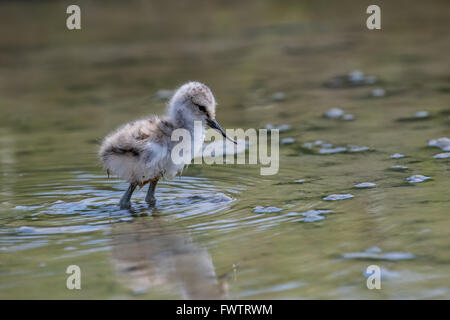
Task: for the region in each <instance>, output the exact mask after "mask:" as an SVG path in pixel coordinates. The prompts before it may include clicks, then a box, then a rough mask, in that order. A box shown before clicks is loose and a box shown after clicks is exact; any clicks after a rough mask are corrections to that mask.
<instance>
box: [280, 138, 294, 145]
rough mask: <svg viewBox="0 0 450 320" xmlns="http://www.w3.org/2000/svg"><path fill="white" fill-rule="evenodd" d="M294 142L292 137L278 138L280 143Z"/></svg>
mask: <svg viewBox="0 0 450 320" xmlns="http://www.w3.org/2000/svg"><path fill="white" fill-rule="evenodd" d="M294 142H295V139H294V138H283V139H281V140H280V145H285V144H292V143H294Z"/></svg>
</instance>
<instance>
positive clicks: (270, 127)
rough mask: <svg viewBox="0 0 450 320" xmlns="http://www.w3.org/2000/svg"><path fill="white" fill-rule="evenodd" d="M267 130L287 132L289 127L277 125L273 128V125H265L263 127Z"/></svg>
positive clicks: (287, 125)
mask: <svg viewBox="0 0 450 320" xmlns="http://www.w3.org/2000/svg"><path fill="white" fill-rule="evenodd" d="M265 128H266V129H267V130H273V129H275V130H279V131H288V130H290V129H291V125H289V124H280V125H278V126H274V125H272V124H270V123H269V124H266V127H265Z"/></svg>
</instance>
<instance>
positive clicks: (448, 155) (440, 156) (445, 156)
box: [433, 152, 450, 159]
mask: <svg viewBox="0 0 450 320" xmlns="http://www.w3.org/2000/svg"><path fill="white" fill-rule="evenodd" d="M433 158H435V159H448V158H450V152H443V153H438V154H435V155H434V156H433Z"/></svg>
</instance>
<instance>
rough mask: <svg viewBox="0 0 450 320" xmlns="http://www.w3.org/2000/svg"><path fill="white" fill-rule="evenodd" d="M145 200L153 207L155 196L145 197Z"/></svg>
mask: <svg viewBox="0 0 450 320" xmlns="http://www.w3.org/2000/svg"><path fill="white" fill-rule="evenodd" d="M145 202H147V203H148V205H149V206H151V207H153V206H155V204H156V198H155V197H145Z"/></svg>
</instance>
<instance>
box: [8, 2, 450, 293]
mask: <svg viewBox="0 0 450 320" xmlns="http://www.w3.org/2000/svg"><path fill="white" fill-rule="evenodd" d="M100 3H101V2H98V1H96V2H95V4H94V3H92V2H85V3H84V2H83V1H80V5H81V7H82V11H83V12H85V13H84V14H83V17H84V18H83V22H82V24H83V29H82V31H80V32H69V31H67V30H66V29H65V26H64V20H63V17H64V18H65V7H64V6H63V5H61V4H59V3H58V2H48V3H47V2H39V4H37V3H27V2H18V3H16V2H3V3H1V4H0V21H2V25H4V26H8V27H7V28H6V27H4V28H0V74H1V77H0V93H1V94H0V108H1V109H0V111H1V114H0V115H1V117H0V150H1V152H0V298H3V299H4V298H37V299H42V298H64V299H72V298H106V299H109V298H160V299H161V298H205V297H207V298H249V299H256V298H289V299H291V298H295V299H299V298H336V299H346V298H368V299H381V298H447V299H448V298H450V291H449V288H450V273H449V270H450V268H449V267H450V250H449V245H450V240H449V239H450V237H449V230H450V223H449V216H448V215H449V209H448V208H449V187H450V183H449V177H450V170H449V160H448V157H447V158H446V157H443V158H434V157H433V156H434V155H436V154H439V153H442V152H444V151H445V150H444V151H443V149H442V150H441V149H440V148H438V147H433V146H428V141H430V140H433V139H438V138H441V137H450V130H449V124H450V119H449V116H450V109H449V102H450V96H449V94H450V74H449V73H448V70H449V61H448V55H447V54H445V53H446V52H449V51H450V40H449V37H448V30H449V27H450V22H449V19H448V12H449V9H450V7H449V4H448V2H447V1H433V2H430V3H427V4H425V3H422V4H420V3H418V4H416V5H415V6H414V7H413V6H410V5H409V2H407V1H396V3H395V4H391V3H389V4H388V3H386V4H383V29H382V31H380V32H372V31H368V30H367V29H366V28H365V26H364V24H363V21H364V19H365V9H366V8H365V7H364V4H361V3H360V2H356V1H355V2H351V1H340V2H339V6H338V5H337V2H336V3H335V4H333V3H329V2H326V1H314V2H313V1H310V2H299V1H293V2H289V3H283V4H281V3H279V2H277V1H262V2H261V1H246V2H245V3H240V2H232V3H229V2H227V3H221V5H220V6H219V5H218V4H217V3H216V4H213V3H210V2H202V5H201V10H196V8H195V6H192V5H188V4H187V3H183V2H176V3H177V4H175V3H172V4H168V3H165V2H162V1H161V2H147V1H146V2H142V1H131V2H127V3H129V6H127V7H124V6H123V5H122V4H120V3H113V4H111V3H110V2H104V4H105V5H104V6H101V5H100ZM107 3H108V5H107ZM182 13H183V14H182ZM399 17H400V18H399ZM192 21H195V23H193V22H192ZM200 21H202V22H203V23H200ZM197 22H198V23H197ZM205 25H208V28H205ZM419 26H420V27H419ZM11 30H14V32H11ZM130 35H131V36H130ZM355 70H361V71H362V72H363V73H364V75H365V76H364V77H365V78H364V77H363V76H361V73H358V72H354V71H355ZM349 73H350V76H347V74H349ZM373 77H375V79H376V80H375V83H373V81H374V78H373ZM193 79H196V80H199V81H203V82H205V83H207V84H208V85H210V86H211V88H212V89H213V91H214V93H215V95H216V98H217V100H218V101H219V109H218V111H217V118H218V119H219V121H220V123H221V125H222V127H224V128H227V127H229V128H240V127H242V128H264V127H266V126H272V127H278V128H280V129H282V130H280V140H281V139H285V140H284V141H285V142H286V143H285V144H283V145H282V146H280V157H281V159H280V170H279V172H278V174H277V175H274V176H261V175H260V174H259V173H260V170H259V169H260V168H259V166H258V165H252V166H243V165H231V164H228V165H212V166H208V165H191V166H189V168H188V169H186V170H185V171H184V173H183V176H182V177H181V178H176V179H174V180H173V181H166V182H162V183H160V184H159V185H158V188H157V192H156V196H157V199H158V201H157V204H156V208H154V209H149V208H148V207H147V205H146V203H145V201H144V197H145V190H140V191H138V192H136V193H135V195H134V197H133V209H132V210H131V211H127V210H119V209H118V206H117V203H118V200H119V198H120V196H121V193H122V192H123V191H124V190H125V189H126V187H127V186H126V184H125V183H124V182H123V181H120V180H118V179H115V178H111V179H108V178H107V176H106V174H105V172H103V171H102V170H101V166H100V164H99V163H98V160H97V157H96V152H97V148H98V143H99V141H100V139H101V138H102V137H103V136H104V135H105V134H107V133H108V132H109V131H110V130H112V129H113V128H115V127H116V126H118V125H119V124H121V123H123V122H125V121H129V120H133V119H136V118H139V117H142V116H145V115H147V114H151V113H162V112H164V108H165V98H166V97H167V92H166V91H162V90H171V89H173V88H174V87H176V86H178V85H180V84H181V83H183V82H184V81H187V80H193ZM361 79H363V80H361ZM364 79H369V80H370V81H366V80H364ZM355 81H356V82H355ZM378 88H380V89H382V90H383V91H384V92H383V94H382V95H379V94H373V92H374V90H375V91H376V92H378V93H379V92H381V91H380V90H377V89H378ZM332 108H339V109H342V110H343V111H344V112H345V114H350V115H354V118H352V120H351V121H345V119H344V118H338V119H334V118H327V117H324V114H325V112H327V111H328V110H330V109H332ZM423 111H426V112H428V116H427V117H417V116H416V113H417V112H423ZM286 139H287V140H286ZM317 141H320V142H319V143H316V142H317ZM396 153H399V154H404V155H405V157H403V158H397V159H395V158H391V155H393V154H396ZM414 175H423V176H426V177H430V178H431V179H427V180H426V181H423V182H421V183H410V182H408V181H407V180H406V179H407V178H408V177H411V176H414ZM366 182H371V183H374V184H375V185H376V187H372V188H355V185H358V184H361V183H366ZM331 195H334V196H336V195H340V196H342V195H344V196H346V195H352V196H353V197H348V196H347V197H344V198H345V199H344V200H339V197H338V199H337V200H336V201H327V200H325V198H326V197H328V196H331ZM333 199H334V198H333ZM372 264H376V265H379V266H380V267H381V270H382V289H381V290H368V289H367V287H366V278H367V277H368V275H367V273H366V268H367V267H368V266H369V265H372ZM69 265H78V266H80V268H81V271H82V280H81V286H82V289H81V290H68V289H67V288H66V279H67V276H68V275H67V274H66V273H65V271H66V269H67V267H68V266H69Z"/></svg>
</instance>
